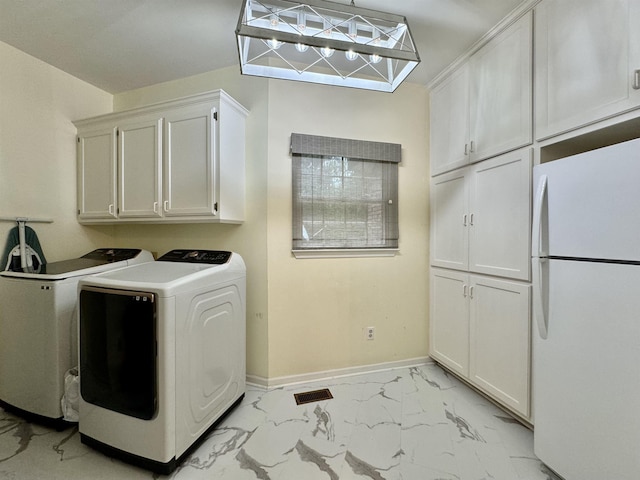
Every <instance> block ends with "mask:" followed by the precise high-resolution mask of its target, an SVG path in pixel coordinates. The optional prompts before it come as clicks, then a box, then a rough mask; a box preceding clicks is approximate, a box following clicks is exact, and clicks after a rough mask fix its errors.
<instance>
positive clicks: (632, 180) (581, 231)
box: [532, 139, 640, 261]
mask: <svg viewBox="0 0 640 480" xmlns="http://www.w3.org/2000/svg"><path fill="white" fill-rule="evenodd" d="M545 175H546V176H547V186H546V188H547V191H546V193H547V204H548V218H547V219H546V220H547V221H548V247H547V245H543V246H542V247H541V249H542V250H543V251H544V250H545V249H546V248H548V251H547V252H544V253H548V255H550V256H560V257H572V258H593V259H604V260H625V261H640V241H639V239H640V139H638V140H632V141H629V142H624V143H620V144H617V145H613V146H610V147H605V148H600V149H598V150H593V151H590V152H586V153H582V154H579V155H574V156H572V157H567V158H563V159H561V160H556V161H554V162H549V163H545V164H542V165H539V166H536V167H535V168H534V188H535V189H536V195H538V194H539V191H540V188H539V185H540V180H541V179H542V178H543V177H544V176H545ZM537 201H538V199H537V198H536V199H534V203H535V202H537ZM544 214H545V213H544V212H542V215H543V217H544ZM543 219H544V218H543ZM533 240H534V241H535V238H534V239H533ZM543 240H547V239H543ZM544 243H546V241H545V242H544ZM532 253H533V255H534V256H537V255H538V253H537V252H535V251H534V252H532Z"/></svg>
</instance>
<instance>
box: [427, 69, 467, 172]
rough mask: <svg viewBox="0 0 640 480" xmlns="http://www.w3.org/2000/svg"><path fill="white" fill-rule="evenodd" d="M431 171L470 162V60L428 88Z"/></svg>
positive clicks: (446, 169) (450, 168)
mask: <svg viewBox="0 0 640 480" xmlns="http://www.w3.org/2000/svg"><path fill="white" fill-rule="evenodd" d="M430 98H431V101H430V105H429V110H430V117H431V120H430V124H431V138H430V144H431V153H430V159H431V174H432V175H437V174H438V173H442V172H448V171H449V170H453V169H454V168H458V167H460V166H463V165H466V164H467V163H469V64H468V63H465V64H464V65H462V67H460V68H459V69H457V70H456V71H455V72H453V73H452V74H451V76H450V77H449V78H447V79H446V80H445V81H443V82H442V83H441V84H440V85H438V86H437V87H436V88H435V89H434V90H433V91H432V92H431V96H430Z"/></svg>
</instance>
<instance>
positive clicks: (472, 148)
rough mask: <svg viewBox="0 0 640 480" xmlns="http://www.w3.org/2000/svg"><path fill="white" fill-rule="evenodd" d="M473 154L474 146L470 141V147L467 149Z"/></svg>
mask: <svg viewBox="0 0 640 480" xmlns="http://www.w3.org/2000/svg"><path fill="white" fill-rule="evenodd" d="M473 152H474V145H473V140H471V147H470V148H469V153H473Z"/></svg>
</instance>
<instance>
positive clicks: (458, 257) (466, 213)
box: [430, 148, 532, 280]
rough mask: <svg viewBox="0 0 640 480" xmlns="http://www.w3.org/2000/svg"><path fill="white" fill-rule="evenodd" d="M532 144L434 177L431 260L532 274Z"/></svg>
mask: <svg viewBox="0 0 640 480" xmlns="http://www.w3.org/2000/svg"><path fill="white" fill-rule="evenodd" d="M531 163H532V159H531V149H530V148H524V149H520V150H516V151H515V152H509V153H506V154H504V155H500V156H499V157H496V158H492V159H490V160H485V161H484V162H481V163H478V164H476V165H470V166H467V167H464V168H461V169H458V170H454V171H453V172H448V173H445V174H443V175H438V176H437V177H434V178H433V179H432V181H431V228H430V234H431V244H430V245H431V248H430V251H431V265H434V266H437V267H444V268H453V269H456V270H468V271H471V272H476V273H484V274H487V275H497V276H501V277H507V278H515V279H519V280H529V277H530V267H529V259H530V244H531V242H530V232H531V228H530V223H531V168H532V167H531Z"/></svg>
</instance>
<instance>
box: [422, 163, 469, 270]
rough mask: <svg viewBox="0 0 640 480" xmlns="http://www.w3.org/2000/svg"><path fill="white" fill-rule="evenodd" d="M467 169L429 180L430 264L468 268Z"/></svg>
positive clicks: (459, 268)
mask: <svg viewBox="0 0 640 480" xmlns="http://www.w3.org/2000/svg"><path fill="white" fill-rule="evenodd" d="M468 172H469V170H468V168H462V169H459V170H455V171H453V172H449V173H445V174H443V175H439V176H437V177H434V178H432V180H431V225H430V237H431V248H430V251H431V265H434V266H436V267H445V268H455V269H457V270H467V269H468V268H469V234H468V231H467V230H468V228H467V226H468V223H469V215H468V212H469V194H468V187H467V175H468Z"/></svg>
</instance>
